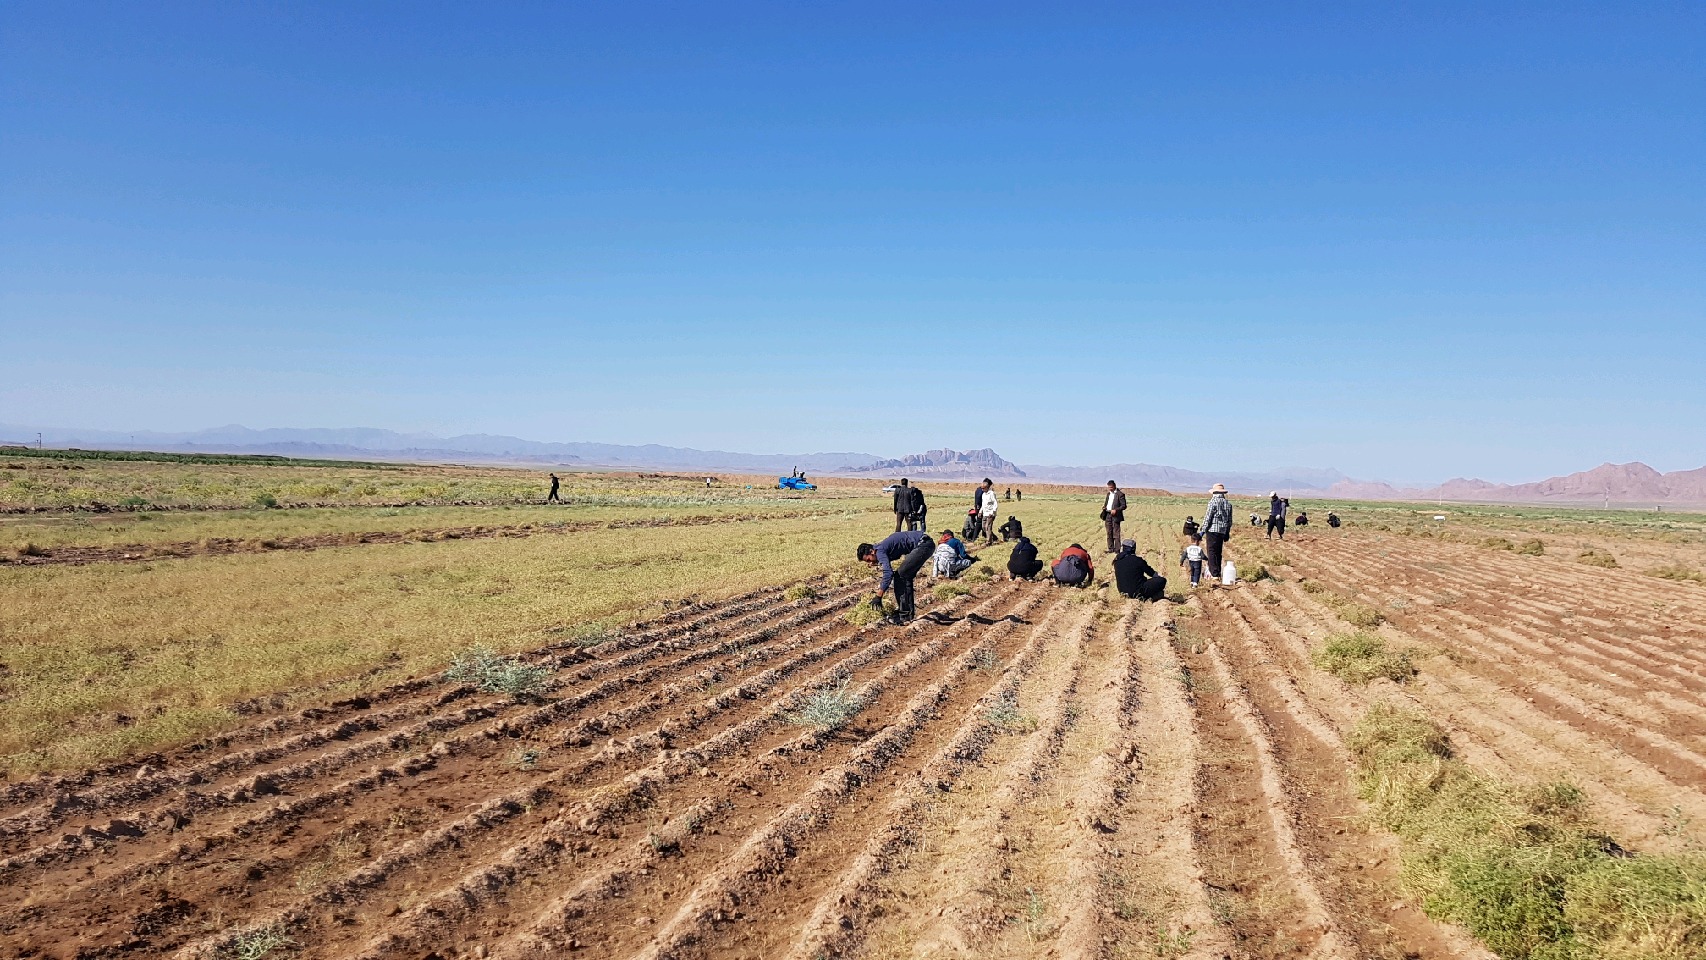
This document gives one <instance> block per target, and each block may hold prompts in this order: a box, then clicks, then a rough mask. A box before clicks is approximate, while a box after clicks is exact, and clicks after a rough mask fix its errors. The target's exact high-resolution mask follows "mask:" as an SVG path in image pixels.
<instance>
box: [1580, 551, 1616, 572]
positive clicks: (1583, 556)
mask: <svg viewBox="0 0 1706 960" xmlns="http://www.w3.org/2000/svg"><path fill="white" fill-rule="evenodd" d="M1576 562H1577V563H1585V564H1587V565H1588V566H1590V567H1606V568H1612V567H1616V566H1617V558H1616V557H1614V556H1612V555H1611V554H1609V553H1607V552H1605V551H1603V550H1583V551H1582V552H1581V553H1578V554H1576Z"/></svg>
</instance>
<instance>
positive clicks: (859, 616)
mask: <svg viewBox="0 0 1706 960" xmlns="http://www.w3.org/2000/svg"><path fill="white" fill-rule="evenodd" d="M896 609H898V608H896V607H894V606H893V605H891V604H889V603H888V602H887V601H884V602H883V605H882V606H881V607H878V606H876V605H874V604H870V603H866V602H864V601H861V602H859V603H855V604H854V605H853V606H852V608H851V609H849V610H848V611H847V612H846V613H844V614H842V615H841V619H843V620H845V621H847V622H848V623H851V624H853V625H854V626H855V627H868V626H870V625H871V624H873V623H876V622H877V621H879V620H881V619H882V618H884V617H886V616H888V615H889V614H890V613H893V612H894V611H895V610H896Z"/></svg>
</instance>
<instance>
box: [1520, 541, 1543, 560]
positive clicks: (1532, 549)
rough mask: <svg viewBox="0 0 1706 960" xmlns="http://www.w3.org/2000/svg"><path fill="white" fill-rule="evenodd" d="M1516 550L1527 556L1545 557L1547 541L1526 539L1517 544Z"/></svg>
mask: <svg viewBox="0 0 1706 960" xmlns="http://www.w3.org/2000/svg"><path fill="white" fill-rule="evenodd" d="M1516 552H1517V553H1519V554H1521V555H1522V556H1525V557H1544V556H1545V555H1546V541H1544V540H1539V539H1528V540H1524V541H1523V542H1521V543H1519V544H1517V546H1516Z"/></svg>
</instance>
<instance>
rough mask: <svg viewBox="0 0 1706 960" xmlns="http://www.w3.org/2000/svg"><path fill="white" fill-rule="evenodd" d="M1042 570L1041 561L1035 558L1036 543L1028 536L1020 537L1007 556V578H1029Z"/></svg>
mask: <svg viewBox="0 0 1706 960" xmlns="http://www.w3.org/2000/svg"><path fill="white" fill-rule="evenodd" d="M1042 572H1043V562H1042V561H1041V560H1039V559H1037V545H1036V544H1034V543H1032V542H1031V538H1030V537H1020V538H1019V542H1018V543H1015V544H1014V545H1013V552H1012V553H1011V554H1009V555H1008V556H1007V579H1009V580H1030V579H1032V578H1033V577H1035V576H1036V575H1037V574H1039V573H1042Z"/></svg>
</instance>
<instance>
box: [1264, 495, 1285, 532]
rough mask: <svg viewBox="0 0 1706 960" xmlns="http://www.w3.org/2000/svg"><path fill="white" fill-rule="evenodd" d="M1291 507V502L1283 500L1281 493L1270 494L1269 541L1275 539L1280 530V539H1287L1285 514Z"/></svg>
mask: <svg viewBox="0 0 1706 960" xmlns="http://www.w3.org/2000/svg"><path fill="white" fill-rule="evenodd" d="M1289 507H1290V501H1287V500H1281V499H1280V495H1279V491H1277V490H1276V491H1274V492H1272V493H1270V494H1268V539H1269V540H1272V539H1273V538H1274V531H1275V530H1278V531H1279V535H1280V539H1281V540H1284V539H1285V512H1286V510H1287V509H1288V508H1289Z"/></svg>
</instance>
